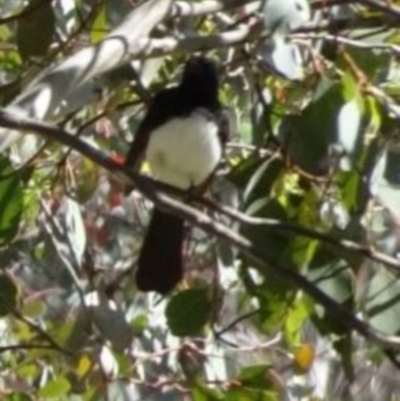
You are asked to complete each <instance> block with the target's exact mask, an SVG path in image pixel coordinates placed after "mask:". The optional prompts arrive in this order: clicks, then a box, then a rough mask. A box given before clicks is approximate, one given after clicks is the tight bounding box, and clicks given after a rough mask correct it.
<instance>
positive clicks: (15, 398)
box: [4, 393, 33, 401]
mask: <svg viewBox="0 0 400 401" xmlns="http://www.w3.org/2000/svg"><path fill="white" fill-rule="evenodd" d="M32 400H33V398H32V397H29V396H28V395H27V394H24V393H13V394H10V395H7V396H6V397H5V398H4V401H32Z"/></svg>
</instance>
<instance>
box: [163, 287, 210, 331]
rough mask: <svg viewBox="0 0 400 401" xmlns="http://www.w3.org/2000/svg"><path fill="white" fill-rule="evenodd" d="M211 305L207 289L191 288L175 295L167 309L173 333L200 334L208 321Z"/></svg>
mask: <svg viewBox="0 0 400 401" xmlns="http://www.w3.org/2000/svg"><path fill="white" fill-rule="evenodd" d="M211 307H212V304H211V302H210V300H209V299H208V293H207V290H206V289H190V290H186V291H182V292H180V293H179V294H177V295H175V296H174V297H173V298H172V299H171V300H170V301H169V303H168V306H167V308H166V311H165V313H166V316H167V321H168V327H169V328H170V330H171V332H172V334H174V335H176V336H179V337H184V336H191V335H196V334H199V333H200V331H201V329H202V328H203V327H204V326H205V324H206V323H207V320H208V318H209V316H210V312H211Z"/></svg>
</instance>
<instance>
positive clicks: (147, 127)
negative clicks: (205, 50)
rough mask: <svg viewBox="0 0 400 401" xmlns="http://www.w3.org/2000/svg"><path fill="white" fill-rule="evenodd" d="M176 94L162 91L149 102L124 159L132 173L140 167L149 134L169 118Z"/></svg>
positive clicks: (170, 90) (173, 90)
mask: <svg viewBox="0 0 400 401" xmlns="http://www.w3.org/2000/svg"><path fill="white" fill-rule="evenodd" d="M176 93H177V89H176V88H169V89H163V90H161V91H160V92H158V93H157V94H156V96H155V97H154V98H153V100H152V101H151V103H150V106H149V108H148V110H147V113H146V115H145V117H144V119H143V120H142V122H141V123H140V125H139V127H138V129H137V132H136V134H135V138H134V139H133V142H132V144H131V146H130V149H129V152H128V155H127V157H126V161H125V165H126V166H127V167H129V168H130V169H132V170H133V171H136V170H137V169H138V168H139V167H140V164H141V162H142V160H143V157H144V153H145V151H146V148H147V144H148V142H149V138H150V135H151V132H152V131H153V130H155V129H156V128H158V127H159V126H160V125H162V124H164V123H165V122H166V121H167V119H168V118H170V117H171V110H173V108H174V107H175V106H174V105H175V99H176Z"/></svg>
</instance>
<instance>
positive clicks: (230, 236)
mask: <svg viewBox="0 0 400 401" xmlns="http://www.w3.org/2000/svg"><path fill="white" fill-rule="evenodd" d="M0 125H1V126H3V127H7V128H12V129H17V130H20V131H22V132H26V131H28V130H30V131H34V132H35V133H37V134H39V135H41V136H43V137H44V138H46V139H49V140H54V141H57V142H59V143H62V144H63V145H66V146H70V147H72V148H73V149H74V150H76V151H78V152H80V153H81V154H82V155H83V156H85V157H87V158H89V159H91V160H92V161H93V162H95V163H96V164H98V165H99V166H101V167H103V168H105V169H106V170H108V171H110V172H111V173H113V174H116V175H118V177H120V178H121V179H123V180H125V181H130V182H131V183H132V182H133V184H134V185H135V187H136V188H137V189H138V190H139V191H140V192H142V193H143V194H144V195H145V196H146V197H147V198H149V199H150V200H151V201H153V202H154V203H155V204H156V205H157V207H160V208H163V209H166V210H168V211H170V212H171V213H173V214H175V215H177V216H179V217H181V218H182V219H185V220H187V221H189V222H190V223H192V224H193V225H195V226H197V227H200V228H202V229H203V230H204V231H205V232H207V233H208V234H211V235H214V236H217V237H219V238H220V239H222V240H225V241H226V242H228V243H229V244H230V245H231V246H234V247H235V248H237V249H238V250H240V251H241V252H243V253H244V254H245V255H246V256H247V257H248V258H249V260H251V261H252V263H253V265H254V266H255V267H256V268H257V269H258V270H259V271H260V273H261V274H263V275H264V276H265V277H268V276H270V275H271V274H272V275H274V276H275V277H277V278H278V279H281V280H283V281H285V282H286V283H290V284H291V285H293V286H294V287H296V288H299V289H301V290H303V291H304V292H306V293H307V294H308V295H310V296H311V297H312V298H314V299H315V301H316V302H318V303H319V304H321V305H322V306H323V307H324V308H325V309H327V310H329V312H330V313H332V314H333V315H334V316H335V317H336V318H337V319H338V321H341V322H343V324H344V325H346V326H347V327H348V328H349V329H352V330H355V331H357V332H358V333H359V334H361V335H362V336H363V337H365V338H366V339H367V340H369V341H370V342H372V343H374V344H375V345H377V346H379V347H381V348H383V349H384V350H387V349H393V350H400V337H396V336H387V335H385V334H384V333H382V332H380V331H378V330H375V329H374V328H373V327H372V326H370V325H369V324H368V323H366V322H365V321H363V320H361V319H360V318H358V317H356V316H355V315H353V314H352V313H351V312H350V311H349V310H348V309H347V308H346V307H344V306H343V305H342V304H339V303H337V302H336V301H334V300H333V299H332V298H331V297H329V296H328V295H326V294H325V293H324V292H323V291H321V290H320V289H319V288H318V287H316V286H315V285H314V284H313V283H311V282H310V281H308V280H307V279H306V278H305V277H304V276H302V275H300V274H298V273H297V272H295V271H293V270H291V269H289V268H287V267H286V266H284V265H282V264H281V263H279V262H278V261H276V260H274V259H273V258H271V257H270V256H268V255H265V254H264V253H263V252H262V250H260V249H257V248H256V247H254V245H253V244H252V243H251V241H249V240H248V239H247V238H245V237H243V236H242V235H240V234H238V233H236V232H235V231H233V230H231V229H230V228H229V227H227V226H225V225H223V224H221V223H219V222H215V221H214V220H213V219H212V218H210V217H209V216H208V215H206V214H204V213H202V212H200V211H198V210H197V209H195V208H193V207H192V206H189V205H187V204H184V203H182V202H180V201H179V200H177V199H176V198H173V197H171V196H170V195H168V194H167V193H166V192H165V191H164V190H163V189H161V186H160V185H159V184H157V183H156V182H155V181H154V180H152V179H150V178H147V177H144V176H141V175H139V174H135V173H133V172H131V171H130V170H129V169H127V168H125V167H123V166H121V165H120V164H119V163H117V162H115V161H113V160H112V159H110V158H109V157H107V156H106V155H105V154H104V153H102V152H100V151H99V150H97V149H95V148H93V147H91V146H90V145H89V144H87V143H86V142H83V141H82V140H80V139H79V138H77V137H74V136H72V135H71V134H69V133H67V132H65V131H63V130H61V129H58V128H55V127H53V126H51V125H49V124H43V123H38V122H35V121H33V120H32V119H20V118H18V116H14V115H12V114H10V113H9V112H6V111H4V110H0Z"/></svg>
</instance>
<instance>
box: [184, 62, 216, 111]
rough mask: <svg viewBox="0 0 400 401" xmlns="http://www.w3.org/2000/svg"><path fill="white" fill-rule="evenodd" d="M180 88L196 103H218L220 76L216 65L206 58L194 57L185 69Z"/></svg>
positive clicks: (205, 104) (206, 104)
mask: <svg viewBox="0 0 400 401" xmlns="http://www.w3.org/2000/svg"><path fill="white" fill-rule="evenodd" d="M180 87H181V88H182V90H183V91H184V92H185V94H187V95H188V96H189V97H190V98H192V99H193V100H195V101H196V103H200V105H202V104H201V103H204V106H208V105H210V106H211V103H217V102H218V74H217V70H216V67H215V65H214V63H213V62H212V61H211V60H209V59H207V58H205V57H192V58H190V59H189V60H188V61H187V62H186V64H185V67H184V70H183V75H182V80H181V84H180Z"/></svg>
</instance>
